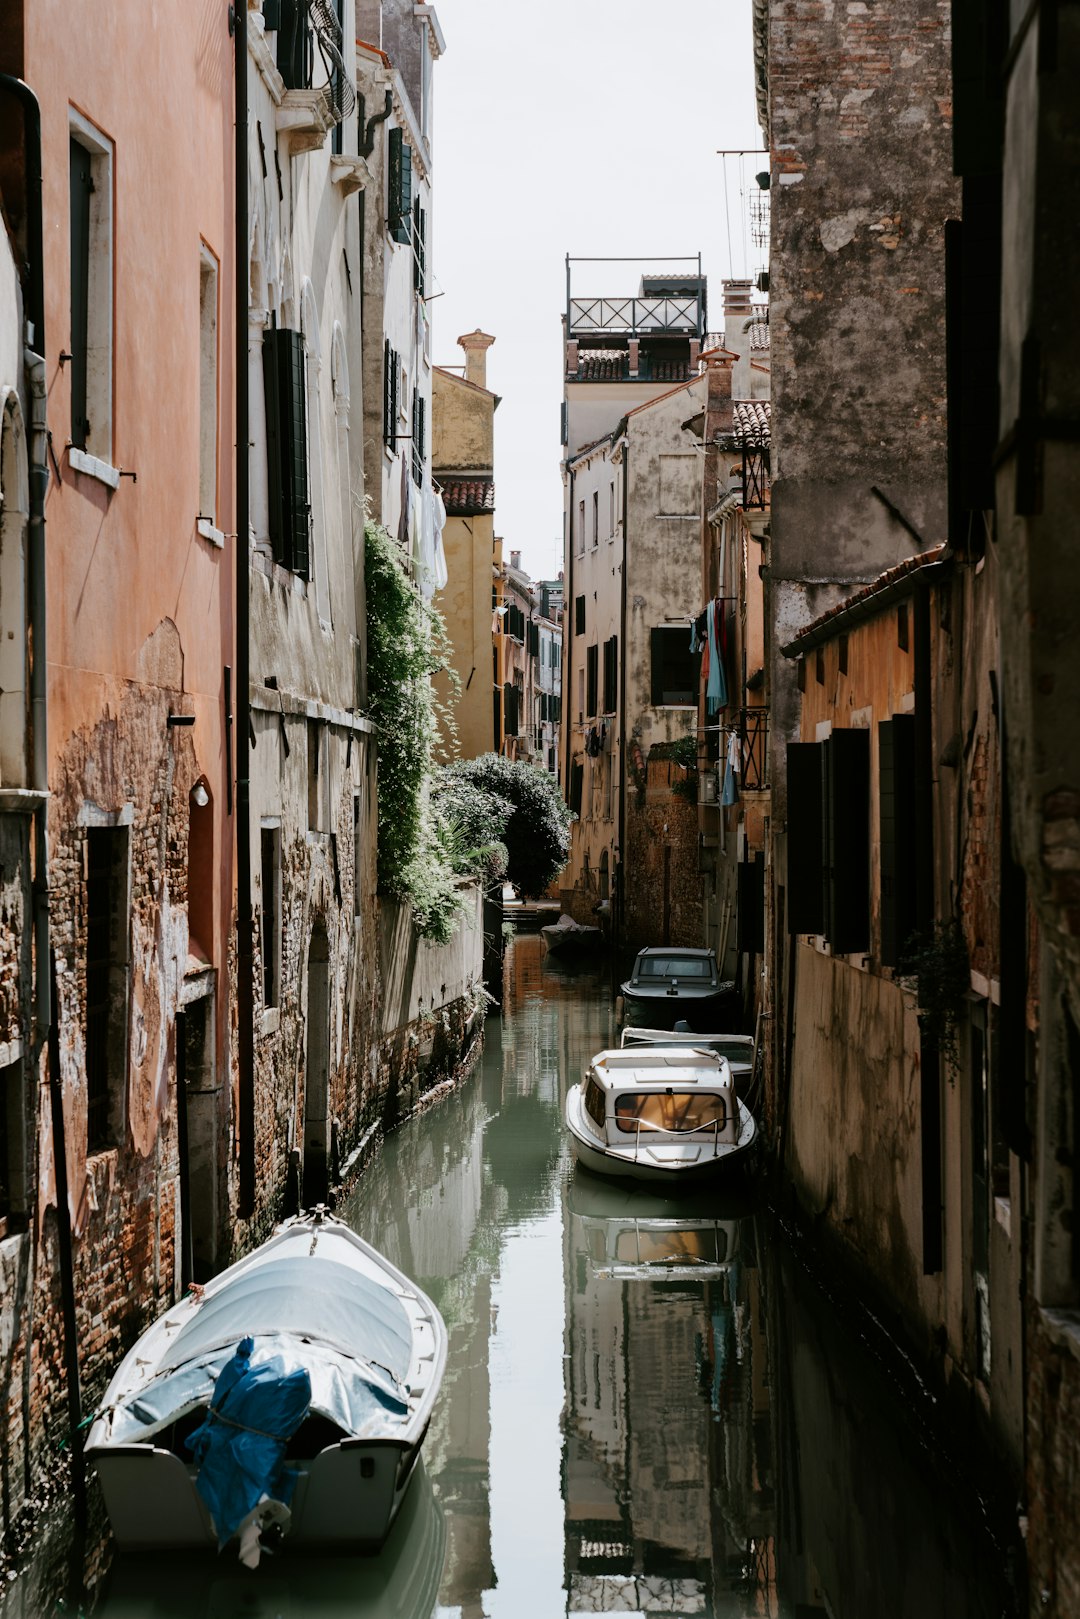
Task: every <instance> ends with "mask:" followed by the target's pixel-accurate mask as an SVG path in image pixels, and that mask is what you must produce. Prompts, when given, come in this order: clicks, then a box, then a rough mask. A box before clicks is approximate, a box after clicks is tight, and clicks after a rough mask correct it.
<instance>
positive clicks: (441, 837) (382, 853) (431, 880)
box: [364, 519, 461, 944]
mask: <svg viewBox="0 0 1080 1619" xmlns="http://www.w3.org/2000/svg"><path fill="white" fill-rule="evenodd" d="M364 568H365V585H366V596H367V633H368V698H369V712H370V715H371V718H372V720H373V721H374V722H375V727H376V736H377V738H378V744H379V794H378V797H379V810H378V823H379V854H378V880H379V892H380V893H383V894H387V895H389V896H391V897H392V898H394V899H397V900H402V901H404V902H406V903H408V904H410V905H411V906H412V910H413V922H414V925H415V927H416V931H417V933H418V934H420V936H421V937H422V938H428V939H432V940H434V941H435V942H436V943H440V944H445V943H446V942H447V941H448V940H449V939H450V938H451V937H452V935H453V932H454V927H455V924H456V922H457V918H458V915H459V914H460V910H461V901H460V896H459V893H458V888H457V881H456V873H455V870H454V859H453V837H452V833H451V830H450V828H449V826H448V824H447V822H446V821H445V819H444V818H443V817H442V816H441V815H440V814H439V812H438V809H437V808H436V807H435V806H434V805H433V803H432V801H431V794H430V781H431V775H432V768H433V767H432V759H433V755H434V753H435V750H436V748H437V746H438V743H439V739H440V734H441V732H443V731H447V730H450V729H452V720H451V716H450V714H449V712H448V710H447V708H446V707H445V705H443V704H441V703H440V702H439V700H438V698H437V696H436V693H435V688H434V686H433V684H432V678H433V676H434V675H436V674H438V673H439V672H440V671H443V670H449V669H450V667H451V664H450V649H449V642H448V638H447V634H446V626H445V624H444V623H443V619H442V615H441V614H440V613H439V611H438V609H437V608H435V607H434V606H433V605H432V604H431V603H429V602H426V601H425V600H424V598H423V597H422V596H421V594H420V592H419V590H417V588H416V586H415V584H414V583H413V582H412V580H411V579H410V578H409V577H408V575H407V574H406V572H405V567H404V562H403V556H402V551H401V547H400V546H399V545H398V544H397V543H396V542H395V541H394V540H393V539H392V538H391V537H390V535H389V534H388V533H387V532H386V530H385V528H383V527H382V526H381V524H378V523H374V522H372V521H371V520H370V519H369V520H368V521H367V522H366V523H365V525H364Z"/></svg>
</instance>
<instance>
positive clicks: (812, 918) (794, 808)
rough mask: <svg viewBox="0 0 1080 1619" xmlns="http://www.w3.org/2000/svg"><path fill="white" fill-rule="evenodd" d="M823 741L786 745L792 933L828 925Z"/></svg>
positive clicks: (810, 931) (789, 914)
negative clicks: (824, 844)
mask: <svg viewBox="0 0 1080 1619" xmlns="http://www.w3.org/2000/svg"><path fill="white" fill-rule="evenodd" d="M821 766H822V761H821V744H820V743H819V742H789V743H788V746H787V789H788V814H787V926H788V932H789V933H822V932H824V929H825V904H824V889H823V885H822V845H823V839H822V823H821V779H822V767H821Z"/></svg>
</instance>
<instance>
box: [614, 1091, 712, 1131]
mask: <svg viewBox="0 0 1080 1619" xmlns="http://www.w3.org/2000/svg"><path fill="white" fill-rule="evenodd" d="M615 1119H616V1122H617V1123H618V1126H619V1129H620V1130H625V1131H626V1132H627V1133H628V1134H631V1135H632V1134H633V1133H634V1132H635V1131H636V1130H637V1128H638V1120H639V1119H640V1120H641V1124H642V1126H643V1127H644V1126H650V1127H651V1128H652V1129H654V1130H671V1131H680V1130H700V1129H701V1128H702V1127H708V1126H712V1125H715V1126H716V1127H717V1129H719V1130H722V1129H723V1128H724V1126H725V1125H726V1124H727V1103H726V1101H725V1100H724V1098H723V1096H718V1095H717V1093H716V1092H715V1091H645V1092H641V1091H639V1092H636V1093H628V1094H625V1095H623V1096H617V1097H616V1098H615Z"/></svg>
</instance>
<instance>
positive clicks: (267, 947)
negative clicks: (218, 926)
mask: <svg viewBox="0 0 1080 1619" xmlns="http://www.w3.org/2000/svg"><path fill="white" fill-rule="evenodd" d="M259 841H260V852H261V859H262V970H263V1005H264V1006H265V1007H271V1006H276V1005H277V1004H278V999H279V996H280V991H281V827H280V825H279V824H278V823H277V822H276V821H269V822H268V821H264V822H263V823H262V830H261V833H260V839H259Z"/></svg>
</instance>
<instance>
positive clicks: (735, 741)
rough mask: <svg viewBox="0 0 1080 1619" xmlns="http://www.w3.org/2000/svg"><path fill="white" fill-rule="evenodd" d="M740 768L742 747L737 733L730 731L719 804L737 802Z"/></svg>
mask: <svg viewBox="0 0 1080 1619" xmlns="http://www.w3.org/2000/svg"><path fill="white" fill-rule="evenodd" d="M741 769H742V749H741V748H740V746H739V733H738V732H737V731H732V733H731V735H730V737H729V738H728V748H727V764H726V766H725V767H724V790H723V792H722V793H721V794H720V802H721V804H737V803H738V802H739V772H740V770H741Z"/></svg>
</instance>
